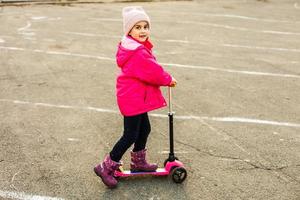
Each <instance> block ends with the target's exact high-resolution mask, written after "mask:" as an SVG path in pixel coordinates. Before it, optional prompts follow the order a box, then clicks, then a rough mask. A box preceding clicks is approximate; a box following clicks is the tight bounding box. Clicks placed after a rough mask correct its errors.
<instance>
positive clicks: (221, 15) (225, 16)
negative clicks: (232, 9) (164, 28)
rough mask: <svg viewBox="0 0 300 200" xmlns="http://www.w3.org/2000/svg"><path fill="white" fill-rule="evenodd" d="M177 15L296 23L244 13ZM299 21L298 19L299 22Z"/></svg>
mask: <svg viewBox="0 0 300 200" xmlns="http://www.w3.org/2000/svg"><path fill="white" fill-rule="evenodd" d="M149 12H160V13H165V14H168V15H170V14H174V13H171V12H166V11H158V10H155V11H153V10H152V11H149ZM176 15H183V16H187V15H188V16H206V17H222V18H236V19H242V20H251V21H263V22H275V23H278V22H283V23H295V21H289V20H279V19H263V18H257V17H249V16H243V15H236V14H212V13H199V12H196V13H195V12H194V13H193V12H176ZM297 22H298V21H296V23H297Z"/></svg>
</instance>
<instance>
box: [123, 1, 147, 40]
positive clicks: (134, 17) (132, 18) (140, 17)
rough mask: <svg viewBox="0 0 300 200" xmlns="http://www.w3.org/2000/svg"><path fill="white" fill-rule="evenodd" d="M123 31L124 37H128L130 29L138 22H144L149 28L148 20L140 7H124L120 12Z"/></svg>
mask: <svg viewBox="0 0 300 200" xmlns="http://www.w3.org/2000/svg"><path fill="white" fill-rule="evenodd" d="M122 16H123V29H124V34H125V36H126V35H128V33H129V32H130V30H131V29H132V27H133V26H134V25H135V24H136V23H138V22H139V21H146V22H148V24H149V27H150V18H149V16H148V15H147V14H146V12H145V11H144V9H143V8H142V7H141V6H128V7H124V8H123V11H122Z"/></svg>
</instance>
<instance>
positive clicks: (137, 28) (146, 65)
mask: <svg viewBox="0 0 300 200" xmlns="http://www.w3.org/2000/svg"><path fill="white" fill-rule="evenodd" d="M122 15H123V28H124V37H123V39H122V41H121V42H120V44H119V46H118V51H117V54H116V59H117V64H118V66H119V67H120V69H121V72H120V74H119V75H118V77H117V85H116V89H117V102H118V106H119V109H120V111H121V113H122V115H123V116H124V131H123V136H122V137H121V138H120V139H119V140H118V142H117V143H116V144H115V145H114V147H113V149H112V151H111V152H110V153H109V154H108V155H107V156H106V157H105V159H104V161H103V162H102V163H101V164H99V165H97V166H96V167H95V168H94V171H95V173H96V174H97V176H99V177H100V178H101V179H102V181H103V183H104V184H105V185H107V186H108V187H109V188H113V187H115V186H116V185H117V183H118V181H117V180H116V179H115V177H114V176H113V175H114V172H115V170H117V169H118V168H119V166H120V165H121V163H120V160H121V158H122V156H123V154H124V153H125V152H126V151H127V149H128V148H129V147H130V146H131V145H132V144H134V147H133V150H132V151H131V164H130V170H131V171H132V172H137V171H155V170H156V169H157V165H156V164H150V163H148V162H147V161H146V143H147V138H148V135H149V133H150V131H151V126H150V122H149V118H148V114H147V112H149V111H152V110H155V109H158V108H161V107H164V106H166V101H165V99H164V97H163V96H162V93H161V91H160V88H159V87H160V86H170V87H174V86H175V85H176V83H177V82H176V80H175V79H174V78H172V76H171V75H170V74H169V73H167V72H166V71H164V69H163V68H162V67H161V66H160V65H159V64H158V63H157V61H156V59H155V57H154V56H153V54H152V47H153V46H152V44H151V42H150V41H149V36H150V19H149V17H148V15H147V14H146V13H145V11H144V10H143V8H142V7H137V6H135V7H125V8H123V12H122Z"/></svg>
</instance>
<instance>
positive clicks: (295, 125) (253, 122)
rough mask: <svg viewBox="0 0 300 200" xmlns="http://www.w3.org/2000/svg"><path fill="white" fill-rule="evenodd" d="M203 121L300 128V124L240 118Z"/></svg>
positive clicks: (212, 118)
mask: <svg viewBox="0 0 300 200" xmlns="http://www.w3.org/2000/svg"><path fill="white" fill-rule="evenodd" d="M202 119H204V120H205V119H207V120H210V121H218V122H234V123H250V124H265V125H273V126H288V127H300V124H296V123H289V122H278V121H270V120H261V119H250V118H240V117H202Z"/></svg>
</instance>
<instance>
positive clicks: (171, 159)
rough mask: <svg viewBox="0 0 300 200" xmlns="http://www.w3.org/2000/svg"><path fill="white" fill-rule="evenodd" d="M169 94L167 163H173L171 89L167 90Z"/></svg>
mask: <svg viewBox="0 0 300 200" xmlns="http://www.w3.org/2000/svg"><path fill="white" fill-rule="evenodd" d="M168 93H169V113H168V116H169V134H170V153H169V158H168V160H169V161H174V160H175V159H176V158H175V155H174V138H173V115H174V112H173V110H172V90H171V87H169V88H168Z"/></svg>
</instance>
